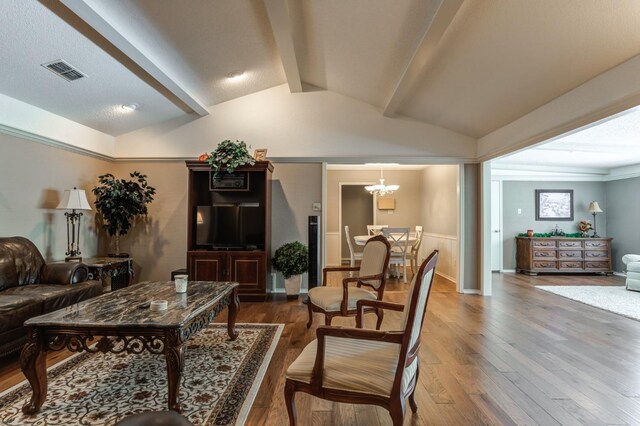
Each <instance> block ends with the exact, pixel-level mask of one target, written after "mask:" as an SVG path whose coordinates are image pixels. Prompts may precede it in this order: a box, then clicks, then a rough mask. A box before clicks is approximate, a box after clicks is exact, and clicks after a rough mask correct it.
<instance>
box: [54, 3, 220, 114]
mask: <svg viewBox="0 0 640 426" xmlns="http://www.w3.org/2000/svg"><path fill="white" fill-rule="evenodd" d="M60 1H61V2H62V3H63V4H64V5H65V6H66V7H67V8H68V9H69V10H71V11H72V12H73V13H75V14H76V15H78V17H79V18H80V19H82V20H83V21H84V22H86V23H87V24H88V25H89V26H90V27H92V28H93V29H94V30H95V31H97V32H98V33H99V34H100V35H101V36H102V37H104V38H105V39H106V40H107V41H108V42H109V43H111V44H112V45H113V46H115V47H116V48H117V49H118V50H120V51H121V52H122V53H123V54H124V55H126V56H127V57H128V58H129V59H131V60H132V61H133V62H134V63H135V64H137V65H138V66H139V67H140V68H142V69H143V70H144V71H145V72H146V73H148V74H149V75H150V76H151V77H153V78H154V79H155V80H156V81H158V83H160V84H161V85H162V86H163V87H164V88H165V89H167V90H168V91H169V92H171V93H172V94H173V95H174V96H176V97H177V98H178V99H179V100H180V101H182V102H184V104H185V105H187V106H188V107H189V108H190V109H191V110H193V111H194V112H195V113H196V114H198V115H200V116H205V115H209V111H208V110H207V108H206V106H205V105H204V104H203V103H202V102H201V101H200V100H198V98H197V97H196V96H194V95H193V94H192V93H190V92H189V90H188V89H187V88H186V87H185V86H184V84H183V83H182V82H180V81H178V80H176V79H175V78H174V77H172V76H171V75H170V74H169V73H168V72H167V71H166V70H164V69H162V67H160V66H159V65H158V64H157V63H156V62H154V61H153V60H152V59H151V58H150V57H149V55H148V54H146V53H145V52H143V51H142V50H141V49H140V48H139V47H137V46H135V45H134V44H133V43H131V41H129V39H128V38H127V37H126V36H125V35H124V34H122V33H121V32H120V31H119V30H118V29H116V28H115V27H114V26H113V25H112V23H111V22H109V20H108V19H106V18H105V17H104V16H102V15H101V14H100V13H99V12H98V11H97V10H96V9H95V8H94V7H93V6H92V5H91V3H92V2H91V1H89V0H60Z"/></svg>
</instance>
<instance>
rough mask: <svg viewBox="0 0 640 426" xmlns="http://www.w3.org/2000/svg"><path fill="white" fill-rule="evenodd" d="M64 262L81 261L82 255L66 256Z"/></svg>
mask: <svg viewBox="0 0 640 426" xmlns="http://www.w3.org/2000/svg"><path fill="white" fill-rule="evenodd" d="M64 261H65V262H82V256H67V257H65V258H64Z"/></svg>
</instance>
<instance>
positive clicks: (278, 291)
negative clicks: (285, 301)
mask: <svg viewBox="0 0 640 426" xmlns="http://www.w3.org/2000/svg"><path fill="white" fill-rule="evenodd" d="M286 292H287V291H286V290H285V289H284V288H275V289H272V290H271V291H270V292H268V293H267V294H285V293H286ZM308 292H309V290H307V289H306V288H301V289H300V294H307V293H308Z"/></svg>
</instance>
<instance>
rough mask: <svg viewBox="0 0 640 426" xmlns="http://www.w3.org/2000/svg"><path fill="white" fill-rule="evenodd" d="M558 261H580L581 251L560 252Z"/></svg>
mask: <svg viewBox="0 0 640 426" xmlns="http://www.w3.org/2000/svg"><path fill="white" fill-rule="evenodd" d="M558 253H559V255H558V257H559V258H560V259H582V250H560V251H559V252H558Z"/></svg>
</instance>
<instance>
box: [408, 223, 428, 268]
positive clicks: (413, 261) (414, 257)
mask: <svg viewBox="0 0 640 426" xmlns="http://www.w3.org/2000/svg"><path fill="white" fill-rule="evenodd" d="M423 235H424V233H423V232H422V226H420V225H416V233H415V242H414V243H413V245H412V246H411V251H410V252H409V253H407V259H409V265H410V266H411V272H413V273H415V271H416V270H417V269H418V258H419V257H420V246H421V245H422V236H423Z"/></svg>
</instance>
